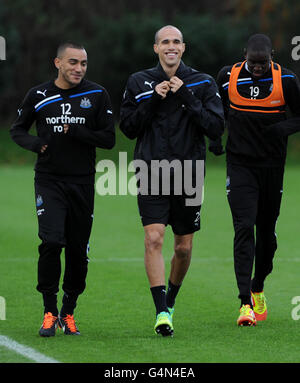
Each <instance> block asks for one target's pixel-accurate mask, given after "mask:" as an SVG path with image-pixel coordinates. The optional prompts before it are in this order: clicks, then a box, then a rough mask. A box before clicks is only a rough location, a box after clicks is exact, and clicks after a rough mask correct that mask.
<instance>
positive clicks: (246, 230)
mask: <svg viewBox="0 0 300 383" xmlns="http://www.w3.org/2000/svg"><path fill="white" fill-rule="evenodd" d="M283 174H284V168H283V167H274V168H271V167H265V168H263V167H262V168H250V167H245V166H238V165H232V164H228V165H227V198H228V202H229V205H230V209H231V213H232V218H233V226H234V232H235V236H234V269H235V275H236V280H237V285H238V289H239V298H240V299H241V300H242V304H244V303H245V304H246V303H249V302H250V290H251V289H252V291H255V292H259V291H262V290H263V287H264V281H265V279H266V277H267V275H268V274H270V273H271V271H272V269H273V258H274V254H275V251H276V249H277V240H276V233H275V226H276V221H277V218H278V216H279V212H280V204H281V198H282V186H283ZM254 226H256V233H255V232H254ZM255 234H256V237H255ZM254 259H255V271H254V278H253V280H252V285H251V276H252V270H253V263H254Z"/></svg>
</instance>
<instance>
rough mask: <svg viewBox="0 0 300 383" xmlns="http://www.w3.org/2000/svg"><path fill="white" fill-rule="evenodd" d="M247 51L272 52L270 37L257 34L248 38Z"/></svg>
mask: <svg viewBox="0 0 300 383" xmlns="http://www.w3.org/2000/svg"><path fill="white" fill-rule="evenodd" d="M246 50H247V51H249V50H252V51H268V52H270V53H271V52H272V41H271V39H270V37H268V36H267V35H264V34H262V33H257V34H255V35H252V36H250V37H249V40H248V42H247V48H246Z"/></svg>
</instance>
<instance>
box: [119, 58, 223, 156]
mask: <svg viewBox="0 0 300 383" xmlns="http://www.w3.org/2000/svg"><path fill="white" fill-rule="evenodd" d="M175 76H177V77H178V78H179V79H181V80H182V81H183V85H182V86H181V87H180V88H179V89H178V90H177V92H175V93H172V92H171V91H169V92H168V93H167V96H166V98H165V99H162V98H161V96H160V95H159V94H158V93H156V91H155V86H156V85H157V84H159V83H161V82H163V81H169V80H170V79H169V77H168V76H167V74H166V73H165V71H164V70H163V68H162V66H161V64H160V63H158V64H157V66H156V67H154V68H150V69H146V70H143V71H140V72H137V73H134V74H132V75H131V76H130V77H129V79H128V82H127V86H126V90H125V93H124V97H123V101H122V105H121V113H120V129H121V130H122V131H123V133H124V134H125V135H126V136H127V137H128V138H130V139H137V141H136V146H135V154H134V158H135V159H139V160H144V161H145V162H147V163H149V162H150V161H151V160H168V161H172V160H180V161H183V160H191V161H192V162H193V163H194V162H195V161H196V160H203V159H205V139H204V135H205V136H207V137H210V138H211V139H217V138H218V137H220V136H221V135H222V134H223V132H224V113H223V106H222V100H221V98H220V95H219V93H218V88H217V85H216V83H215V80H214V79H213V78H212V77H211V76H209V75H208V74H205V73H201V72H199V71H197V70H195V69H193V68H191V67H189V66H187V65H185V64H184V63H183V62H182V61H181V63H180V65H179V67H178V69H177V71H176V74H175Z"/></svg>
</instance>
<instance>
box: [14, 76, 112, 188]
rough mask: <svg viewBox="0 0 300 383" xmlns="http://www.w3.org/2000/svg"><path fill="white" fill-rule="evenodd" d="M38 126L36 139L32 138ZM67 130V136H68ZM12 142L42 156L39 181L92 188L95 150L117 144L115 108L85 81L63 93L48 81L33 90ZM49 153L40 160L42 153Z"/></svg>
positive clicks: (38, 165)
mask: <svg viewBox="0 0 300 383" xmlns="http://www.w3.org/2000/svg"><path fill="white" fill-rule="evenodd" d="M34 122H36V131H37V136H34V135H31V134H29V129H30V128H31V126H32V124H33V123H34ZM64 124H68V125H69V131H68V132H67V133H66V134H64V130H63V127H64ZM10 134H11V137H12V139H13V140H14V141H15V142H16V143H17V144H18V145H20V146H22V147H23V148H25V149H28V150H31V151H33V152H35V153H38V158H37V161H36V165H35V171H36V179H41V178H47V179H53V180H59V181H68V182H73V183H93V182H94V175H95V158H96V149H95V148H96V147H99V148H104V149H111V148H112V147H113V146H114V144H115V129H114V121H113V116H112V108H111V102H110V98H109V95H108V93H107V91H106V90H105V89H104V88H103V87H102V86H100V85H98V84H96V83H93V82H91V81H88V80H82V81H81V83H80V84H79V85H77V86H76V87H74V88H71V89H60V88H58V87H57V86H56V85H55V83H54V81H49V82H46V83H43V84H41V85H38V86H36V87H34V88H32V89H30V90H29V92H28V93H27V95H26V97H25V99H24V101H23V102H22V104H21V106H20V107H19V109H18V117H17V119H16V121H15V122H14V123H13V125H12V127H11V130H10ZM44 144H47V145H48V148H47V149H46V151H45V152H44V153H43V154H41V153H40V151H41V147H42V146H43V145H44Z"/></svg>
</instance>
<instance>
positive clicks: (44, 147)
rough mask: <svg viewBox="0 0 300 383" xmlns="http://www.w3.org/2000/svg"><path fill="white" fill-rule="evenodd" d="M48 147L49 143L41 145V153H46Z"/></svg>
mask: <svg viewBox="0 0 300 383" xmlns="http://www.w3.org/2000/svg"><path fill="white" fill-rule="evenodd" d="M47 148H48V145H43V146H42V147H41V153H44V152H45V151H46V149H47Z"/></svg>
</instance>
